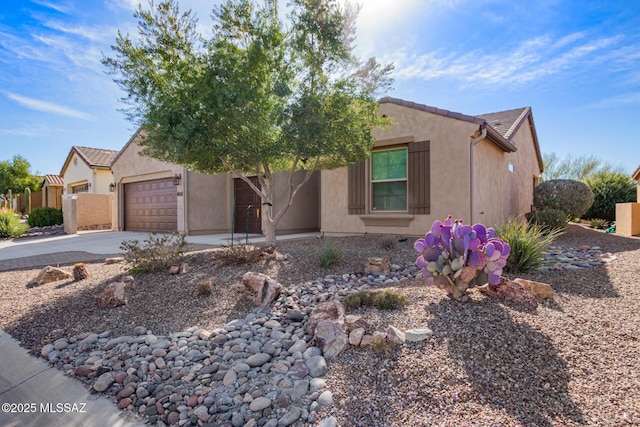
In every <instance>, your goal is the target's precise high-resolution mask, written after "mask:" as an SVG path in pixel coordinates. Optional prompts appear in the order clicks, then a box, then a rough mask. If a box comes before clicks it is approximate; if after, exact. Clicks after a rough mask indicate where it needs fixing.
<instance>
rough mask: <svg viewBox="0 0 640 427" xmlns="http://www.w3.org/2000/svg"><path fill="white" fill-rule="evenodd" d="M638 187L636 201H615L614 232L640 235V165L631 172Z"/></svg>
mask: <svg viewBox="0 0 640 427" xmlns="http://www.w3.org/2000/svg"><path fill="white" fill-rule="evenodd" d="M631 179H633V180H634V181H635V182H636V184H637V188H638V193H637V196H638V197H637V199H636V200H637V202H636V203H616V234H621V235H623V236H638V235H640V166H638V167H637V168H636V170H635V171H634V172H633V173H632V174H631Z"/></svg>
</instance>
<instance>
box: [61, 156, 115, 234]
mask: <svg viewBox="0 0 640 427" xmlns="http://www.w3.org/2000/svg"><path fill="white" fill-rule="evenodd" d="M116 154H118V152H117V151H115V150H104V149H102V148H90V147H79V146H73V147H71V151H69V155H68V156H67V159H66V160H65V162H64V165H63V166H62V169H61V171H60V176H61V177H62V181H63V182H64V187H63V196H62V216H63V220H64V230H65V232H66V233H67V234H73V233H76V232H77V231H79V230H106V229H111V228H112V227H113V195H112V193H111V192H110V190H111V189H110V187H109V186H110V184H111V183H112V182H113V177H112V176H111V169H110V168H109V166H110V165H111V161H112V160H113V158H114V157H115V156H116Z"/></svg>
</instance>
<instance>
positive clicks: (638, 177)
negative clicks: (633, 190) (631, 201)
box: [631, 165, 640, 203]
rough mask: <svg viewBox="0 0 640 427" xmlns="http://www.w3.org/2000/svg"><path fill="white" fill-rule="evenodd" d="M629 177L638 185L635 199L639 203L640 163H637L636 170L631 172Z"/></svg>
mask: <svg viewBox="0 0 640 427" xmlns="http://www.w3.org/2000/svg"><path fill="white" fill-rule="evenodd" d="M631 179H633V180H634V181H635V182H636V184H637V185H638V197H637V198H636V200H637V201H638V203H640V165H638V167H637V168H636V170H635V171H634V172H633V173H632V174H631Z"/></svg>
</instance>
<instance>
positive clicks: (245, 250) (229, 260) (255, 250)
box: [216, 245, 263, 265]
mask: <svg viewBox="0 0 640 427" xmlns="http://www.w3.org/2000/svg"><path fill="white" fill-rule="evenodd" d="M262 254H263V249H262V248H261V247H259V246H251V245H233V246H223V247H222V249H221V250H220V251H218V252H217V253H216V259H218V260H220V261H221V262H222V263H223V264H224V265H244V264H254V263H256V262H258V260H259V259H260V257H261V256H262Z"/></svg>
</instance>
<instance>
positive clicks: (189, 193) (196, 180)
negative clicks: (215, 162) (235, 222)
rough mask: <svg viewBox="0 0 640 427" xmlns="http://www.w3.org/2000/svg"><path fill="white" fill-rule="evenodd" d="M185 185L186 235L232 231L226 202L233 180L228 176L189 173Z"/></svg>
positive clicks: (231, 189)
mask: <svg viewBox="0 0 640 427" xmlns="http://www.w3.org/2000/svg"><path fill="white" fill-rule="evenodd" d="M186 176H187V181H186V184H185V194H186V197H187V205H186V206H187V223H186V225H185V229H186V232H187V233H188V234H210V233H227V232H229V231H230V230H231V209H230V208H229V206H230V203H229V200H230V198H231V197H233V196H232V195H231V192H232V191H233V182H232V181H233V180H232V179H231V178H230V175H229V174H228V173H223V174H218V175H206V174H202V173H197V172H188V173H187V174H186Z"/></svg>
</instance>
